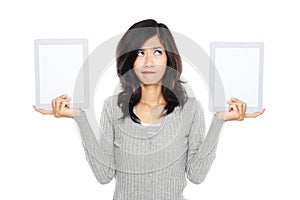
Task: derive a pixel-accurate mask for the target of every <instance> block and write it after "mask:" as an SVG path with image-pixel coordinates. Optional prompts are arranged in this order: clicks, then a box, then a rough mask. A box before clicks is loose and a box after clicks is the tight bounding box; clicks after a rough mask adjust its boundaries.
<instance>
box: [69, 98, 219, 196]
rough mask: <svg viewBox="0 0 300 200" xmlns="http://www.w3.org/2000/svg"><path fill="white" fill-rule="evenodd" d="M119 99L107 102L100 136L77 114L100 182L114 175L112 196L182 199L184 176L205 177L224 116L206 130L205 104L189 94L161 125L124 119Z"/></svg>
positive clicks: (197, 180)
mask: <svg viewBox="0 0 300 200" xmlns="http://www.w3.org/2000/svg"><path fill="white" fill-rule="evenodd" d="M117 98H118V97H117V95H115V96H111V97H108V98H107V99H106V100H105V101H104V105H103V110H102V113H101V117H100V119H101V120H100V137H99V139H98V140H97V139H96V137H95V135H94V133H93V131H92V129H91V127H90V125H89V123H88V120H87V117H86V115H85V113H84V112H82V114H81V115H80V116H77V117H75V118H74V120H75V121H76V122H77V124H78V126H79V129H80V136H81V139H82V143H83V146H84V149H85V153H86V158H87V161H88V162H89V164H90V166H91V168H92V170H93V172H94V174H95V177H96V178H97V180H98V181H99V182H100V183H101V184H106V183H108V182H110V181H111V180H112V178H114V177H115V180H116V187H115V192H114V197H113V199H114V200H184V197H183V195H182V193H183V190H184V188H185V186H186V178H188V179H189V180H190V181H191V182H192V183H195V184H200V183H201V182H202V181H204V179H205V177H206V175H207V173H208V171H209V169H210V167H211V164H212V162H213V160H214V158H215V155H216V147H217V143H218V140H219V134H220V131H221V128H222V125H223V123H224V121H223V120H220V119H217V118H216V117H214V118H213V120H212V123H211V126H210V128H209V130H208V132H207V134H205V132H206V131H205V120H204V114H203V109H202V106H201V104H200V102H199V101H198V100H197V99H196V98H194V97H189V98H188V101H187V102H186V104H185V105H184V107H183V109H181V107H176V108H175V109H174V111H173V112H172V113H170V114H168V115H167V116H165V117H164V120H163V121H162V123H161V124H160V125H159V126H145V125H141V124H137V123H135V122H133V121H132V120H131V119H130V118H129V117H127V118H125V120H122V119H120V117H121V116H123V113H122V111H121V108H119V107H118V106H117ZM148 132H150V133H148Z"/></svg>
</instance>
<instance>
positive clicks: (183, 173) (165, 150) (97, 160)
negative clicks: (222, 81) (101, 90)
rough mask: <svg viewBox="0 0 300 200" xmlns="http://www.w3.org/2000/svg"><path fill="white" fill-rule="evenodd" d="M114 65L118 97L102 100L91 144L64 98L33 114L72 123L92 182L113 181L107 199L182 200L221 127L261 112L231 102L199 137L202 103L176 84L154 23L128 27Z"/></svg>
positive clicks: (171, 51) (173, 63)
mask: <svg viewBox="0 0 300 200" xmlns="http://www.w3.org/2000/svg"><path fill="white" fill-rule="evenodd" d="M116 60H117V73H118V76H119V78H120V83H121V85H122V91H121V92H120V93H119V94H118V95H113V96H111V97H108V98H107V99H106V100H105V101H104V106H103V110H102V114H101V121H100V132H101V133H100V134H101V137H99V139H98V140H97V139H96V138H95V136H94V134H93V132H92V130H91V128H90V126H89V123H88V121H87V118H86V115H85V112H84V111H83V110H82V109H72V108H70V100H71V98H69V97H67V95H62V96H60V97H58V98H55V99H54V100H53V101H52V108H53V109H52V110H43V109H39V108H36V107H35V110H36V111H37V112H40V113H42V114H52V115H54V116H55V117H69V118H73V119H74V120H75V121H76V122H77V124H78V126H79V128H80V135H81V138H82V141H83V146H84V148H85V152H86V157H87V160H88V162H89V164H90V166H91V168H92V170H93V172H94V174H95V176H96V178H97V180H98V181H99V182H100V183H101V184H105V183H108V182H110V181H111V180H112V178H114V177H115V180H116V188H115V193H114V200H150V199H151V200H167V199H168V200H183V199H184V197H183V195H182V194H183V190H184V188H185V186H186V178H188V179H189V180H190V181H191V182H193V183H195V184H199V183H201V182H202V181H203V180H204V179H205V177H206V175H207V173H208V171H209V169H210V166H211V164H212V162H213V160H214V158H215V155H216V146H217V142H218V136H219V133H220V130H221V128H222V125H223V123H224V122H225V121H230V120H243V119H244V118H248V117H252V118H254V117H257V116H259V115H261V114H262V113H263V112H264V110H263V111H262V112H256V113H246V112H245V111H246V104H245V103H244V102H242V101H241V100H239V99H236V98H232V99H230V100H229V101H227V103H228V107H229V109H228V111H226V112H218V113H216V114H215V115H214V117H213V120H212V123H211V126H210V128H209V130H208V132H207V134H205V132H206V131H205V121H204V115H203V110H202V107H201V104H200V102H199V101H198V100H197V99H196V98H194V97H188V96H187V93H186V91H185V89H184V86H183V82H182V81H181V80H180V75H181V72H182V62H181V58H180V55H179V53H178V50H177V47H176V44H175V42H174V39H173V36H172V34H171V32H170V31H169V29H168V27H167V26H166V25H164V24H162V23H157V22H156V21H154V20H143V21H140V22H138V23H136V24H134V25H132V26H131V27H130V28H129V30H128V31H127V32H126V33H125V34H124V36H123V37H122V39H121V40H120V42H119V44H118V46H117V51H116Z"/></svg>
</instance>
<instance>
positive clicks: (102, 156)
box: [73, 103, 115, 184]
mask: <svg viewBox="0 0 300 200" xmlns="http://www.w3.org/2000/svg"><path fill="white" fill-rule="evenodd" d="M106 105H107V104H106V103H104V106H103V109H102V113H101V117H100V137H99V139H98V140H97V139H96V137H95V135H94V133H93V131H92V129H91V127H90V125H89V122H88V119H87V116H86V114H85V112H84V111H82V113H81V115H80V116H76V117H74V118H73V119H74V120H75V121H76V123H77V124H78V127H79V132H80V137H81V141H82V144H83V147H84V150H85V155H86V159H87V161H88V163H89V165H90V167H91V169H92V171H93V173H94V175H95V177H96V179H97V180H98V181H99V182H100V183H101V184H106V183H109V182H110V181H111V180H112V178H113V177H114V175H115V160H114V143H113V141H114V131H113V126H112V121H111V118H110V116H109V111H108V108H107V106H106Z"/></svg>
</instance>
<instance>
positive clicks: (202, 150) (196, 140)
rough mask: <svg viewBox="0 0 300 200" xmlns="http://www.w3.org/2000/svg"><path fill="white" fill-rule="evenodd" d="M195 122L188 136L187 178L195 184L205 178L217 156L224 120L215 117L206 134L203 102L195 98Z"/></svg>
mask: <svg viewBox="0 0 300 200" xmlns="http://www.w3.org/2000/svg"><path fill="white" fill-rule="evenodd" d="M193 108H194V109H195V112H194V116H193V122H192V125H191V128H190V132H189V136H188V158H187V164H186V174H187V178H188V179H189V180H190V181H191V182H192V183H194V184H200V183H202V182H203V181H204V180H205V177H206V175H207V173H208V172H209V170H210V167H211V165H212V162H213V161H214V159H215V156H216V148H217V144H218V140H219V135H220V132H221V129H222V126H223V123H224V120H221V119H218V118H217V117H216V116H214V117H213V119H212V122H211V125H210V128H209V130H208V132H207V134H206V136H205V132H206V131H205V119H204V113H203V109H202V106H201V103H200V102H199V101H198V100H197V99H195V104H194V106H193Z"/></svg>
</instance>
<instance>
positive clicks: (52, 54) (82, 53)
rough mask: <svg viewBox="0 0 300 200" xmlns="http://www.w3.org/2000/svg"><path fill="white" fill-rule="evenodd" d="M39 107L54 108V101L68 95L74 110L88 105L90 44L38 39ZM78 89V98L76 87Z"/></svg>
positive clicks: (83, 40) (37, 74)
mask: <svg viewBox="0 0 300 200" xmlns="http://www.w3.org/2000/svg"><path fill="white" fill-rule="evenodd" d="M34 49H35V73H36V105H37V107H40V108H51V107H52V105H51V101H52V99H54V98H56V97H58V96H60V95H62V94H65V93H67V94H68V95H69V96H71V97H73V100H72V101H71V105H72V107H77V108H79V107H80V108H86V107H87V106H88V62H87V56H88V41H87V40H86V39H36V40H35V41H34ZM75 87H76V97H74V88H75Z"/></svg>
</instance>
